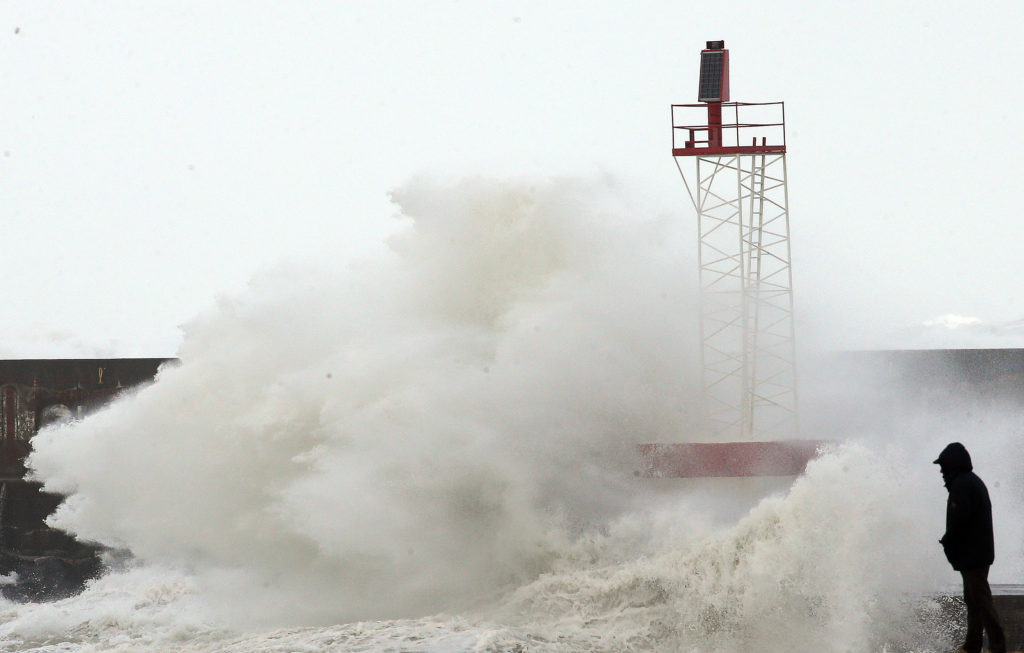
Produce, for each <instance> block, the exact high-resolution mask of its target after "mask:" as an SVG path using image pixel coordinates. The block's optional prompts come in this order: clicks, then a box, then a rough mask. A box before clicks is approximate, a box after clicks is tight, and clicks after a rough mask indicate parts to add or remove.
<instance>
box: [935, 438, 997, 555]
mask: <svg viewBox="0 0 1024 653" xmlns="http://www.w3.org/2000/svg"><path fill="white" fill-rule="evenodd" d="M935 462H936V463H937V464H938V465H939V467H940V469H941V470H942V478H943V480H944V481H945V483H946V489H948V490H949V500H948V501H947V502H946V534H945V535H943V536H942V539H941V540H940V541H941V542H942V548H943V550H945V552H946V559H947V560H949V564H951V565H953V569H955V570H957V571H966V570H970V569H979V568H981V567H988V566H990V565H991V564H992V562H993V561H994V560H995V544H994V539H993V537H992V502H991V501H989V498H988V489H987V488H986V487H985V484H984V483H983V482H982V480H981V479H980V478H978V476H977V475H976V474H975V473H974V472H973V471H972V470H973V469H974V467H973V466H972V465H971V455H970V454H969V453H967V449H965V448H964V446H963V445H962V444H960V443H959V442H954V443H953V444H950V445H949V446H947V447H946V448H945V449H943V450H942V453H941V454H939V457H938V459H937V460H936V461H935Z"/></svg>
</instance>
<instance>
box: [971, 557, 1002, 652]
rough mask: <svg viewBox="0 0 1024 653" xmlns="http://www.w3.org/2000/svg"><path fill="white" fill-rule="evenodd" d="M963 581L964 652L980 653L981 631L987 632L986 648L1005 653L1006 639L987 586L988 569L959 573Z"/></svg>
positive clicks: (990, 591) (990, 590)
mask: <svg viewBox="0 0 1024 653" xmlns="http://www.w3.org/2000/svg"><path fill="white" fill-rule="evenodd" d="M960 575H961V576H962V577H963V579H964V604H965V605H966V606H967V638H966V639H965V640H964V650H965V651H967V653H980V651H981V631H982V629H984V630H985V631H986V632H988V646H989V650H991V651H992V653H1006V637H1005V636H1004V635H1003V629H1002V627H1001V626H1000V625H999V615H998V614H996V607H995V605H993V603H992V589H991V588H990V587H989V586H988V567H982V568H980V569H971V570H968V571H961V572H960Z"/></svg>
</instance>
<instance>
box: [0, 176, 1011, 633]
mask: <svg viewBox="0 0 1024 653" xmlns="http://www.w3.org/2000/svg"><path fill="white" fill-rule="evenodd" d="M394 200H395V203H396V208H397V212H398V214H399V215H398V219H399V220H400V221H401V223H400V227H399V229H398V231H397V232H396V235H395V236H394V237H393V238H392V239H391V241H389V252H388V254H387V255H386V256H384V257H382V258H380V259H378V260H372V261H364V262H360V263H358V264H349V263H346V264H339V265H337V266H331V265H327V266H321V267H311V266H307V267H303V266H292V267H287V268H278V269H275V270H273V271H268V272H266V273H263V274H261V275H260V276H258V277H257V278H255V279H253V281H252V283H251V285H250V288H249V289H248V291H247V292H246V293H243V294H241V295H239V296H235V297H226V298H224V299H223V300H222V301H220V302H219V303H218V305H217V306H216V307H213V308H211V310H210V311H208V312H207V313H206V314H204V315H201V316H198V317H197V318H196V319H195V320H194V321H193V322H192V323H190V324H189V325H187V327H186V330H185V331H186V333H185V339H184V343H183V345H182V348H181V352H180V363H179V364H176V365H172V366H167V367H165V368H164V369H162V370H161V372H160V374H159V375H158V378H157V380H156V381H155V383H153V384H152V385H150V386H147V387H145V388H142V389H140V390H138V391H136V392H134V393H132V394H130V395H127V396H125V397H123V398H122V399H121V400H119V401H117V402H115V403H114V404H112V405H111V406H109V407H108V408H106V409H104V410H102V411H100V412H98V413H96V414H94V415H91V416H89V417H87V418H86V419H84V420H82V421H80V422H75V423H70V424H65V425H61V426H56V427H53V428H51V429H50V430H47V431H44V432H43V433H41V434H40V435H39V436H38V437H37V439H36V443H35V452H34V453H33V455H32V457H31V459H30V465H31V467H32V469H33V470H34V474H35V475H36V476H37V477H38V478H40V479H42V480H43V481H44V482H45V483H46V487H47V489H49V490H51V491H56V492H61V493H64V494H66V495H67V496H68V499H67V500H66V501H65V502H64V504H62V506H61V507H60V508H59V509H58V511H57V512H56V513H55V514H54V515H53V516H52V517H51V522H52V524H53V525H55V526H57V527H59V528H63V529H66V530H68V531H70V532H72V533H75V534H76V535H77V536H79V537H81V538H83V539H87V540H90V541H95V542H99V543H102V544H104V545H106V546H108V547H111V548H112V549H116V550H118V551H121V552H125V551H127V552H130V555H128V556H127V557H126V558H125V557H123V556H119V557H117V559H116V561H113V562H112V567H111V571H110V572H109V573H107V574H106V575H104V576H102V577H100V578H98V579H96V580H95V581H93V582H91V583H90V584H89V586H88V587H87V588H86V589H85V591H84V592H83V593H82V594H80V595H78V596H75V597H72V598H69V599H66V600H62V601H57V602H53V603H45V604H14V603H7V602H2V603H0V611H2V615H0V651H47V652H51V651H52V652H56V651H62V652H63V651H67V652H71V651H75V652H85V651H125V652H128V651H266V652H270V651H274V652H285V651H289V652H291V651H396V652H397V651H409V652H412V651H417V652H420V651H422V652H427V651H430V652H435V651H436V652H446V653H447V652H455V651H495V652H497V651H508V652H513V651H519V652H523V651H551V652H556V651H557V652H561V651H567V652H568V651H573V652H584V651H593V652H613V651H631V652H632V651H635V652H640V651H699V652H708V653H710V652H723V653H724V652H738V651H747V650H758V651H764V652H769V653H770V652H776V651H778V652H782V651H789V650H793V649H799V650H817V651H830V652H836V653H840V652H847V651H849V652H854V651H856V652H864V651H935V650H942V648H943V647H946V648H948V647H949V645H950V644H951V643H952V640H951V637H952V635H951V634H950V632H949V631H948V629H947V628H944V627H943V626H942V625H941V624H938V625H937V624H936V623H935V622H934V619H931V620H930V619H929V618H928V616H929V615H932V616H934V613H935V610H936V607H935V605H934V603H933V602H932V601H931V600H930V599H929V598H928V597H929V596H931V595H933V594H934V593H935V592H938V591H942V590H943V589H944V588H947V587H948V586H950V585H951V584H952V583H954V582H955V577H954V576H953V575H952V572H950V571H949V570H948V568H946V566H945V561H944V560H943V559H942V556H941V551H940V550H939V548H938V546H937V544H936V543H935V541H936V539H937V537H938V536H939V535H940V534H941V530H942V525H943V522H942V520H943V506H944V501H945V496H944V490H943V489H942V487H941V482H940V481H939V479H938V475H937V474H936V473H935V471H934V469H930V468H929V465H928V461H930V460H931V459H932V458H933V457H934V452H935V451H937V450H938V449H939V448H941V445H942V444H943V443H944V439H945V438H946V437H948V435H949V430H948V425H947V428H946V430H943V429H942V428H937V427H936V424H937V423H941V415H937V416H933V417H932V418H931V419H930V420H925V421H920V420H917V421H914V420H908V422H907V424H908V427H907V431H906V432H905V433H898V434H895V433H851V434H850V437H849V438H848V439H847V441H844V442H837V443H836V444H835V445H834V446H833V447H831V448H830V449H829V450H828V451H826V452H824V453H823V455H822V456H821V457H820V458H819V459H817V460H816V461H814V462H813V463H812V464H811V465H810V466H809V468H808V470H807V472H806V474H805V475H804V476H802V477H800V478H799V479H775V480H773V481H771V483H769V484H767V485H766V484H764V483H761V484H758V483H755V482H751V481H737V480H727V479H726V480H723V479H718V480H709V479H708V480H695V481H654V480H650V479H642V478H638V477H637V476H636V475H635V474H634V472H635V471H636V469H637V467H638V461H637V460H636V458H635V452H634V446H635V445H636V444H638V443H641V442H656V441H685V440H686V439H688V438H690V437H694V434H695V433H697V426H696V425H697V424H698V423H699V420H700V413H701V406H700V402H699V400H698V399H697V397H698V395H699V393H698V391H697V383H696V372H697V369H696V365H695V360H696V358H695V356H696V352H695V350H694V345H695V342H696V336H695V333H694V329H695V319H694V310H695V309H694V307H695V305H696V303H695V301H694V298H693V291H692V289H693V287H694V286H695V280H694V276H693V272H692V269H693V266H692V262H691V261H688V260H687V259H686V257H685V256H680V252H681V251H688V248H687V246H686V243H688V242H689V239H690V238H689V237H690V236H691V235H692V234H690V230H689V229H688V228H687V226H686V223H685V221H683V220H681V219H679V217H678V216H659V215H646V214H644V212H643V211H642V210H640V209H637V206H641V207H642V204H643V203H642V202H638V201H637V199H636V198H635V197H630V196H629V193H628V192H626V191H624V190H623V189H621V188H617V187H615V186H614V185H609V184H607V183H605V182H597V181H594V182H591V181H579V180H547V181H543V182H498V181H493V180H482V179H477V180H469V181H464V182H461V183H457V184H454V185H438V184H434V183H431V182H428V181H423V180H420V181H415V182H411V183H410V184H408V185H407V186H406V187H404V188H402V189H401V190H399V191H396V192H395V194H394ZM866 409H868V407H866ZM981 431H984V435H985V448H984V449H983V450H975V451H979V453H977V454H976V461H978V460H979V459H980V460H983V461H989V462H991V467H990V469H991V470H992V474H993V476H991V477H986V478H990V479H994V480H995V481H996V482H995V483H994V484H992V488H993V494H994V497H995V498H996V499H997V504H998V505H1000V506H1002V507H1003V510H1004V511H1005V512H1004V513H1003V514H1004V515H1006V516H1010V515H1016V514H1019V512H1018V507H1019V505H1020V496H1021V494H1022V492H1021V486H1020V482H1019V481H1017V480H1015V479H1016V476H1017V474H1016V473H1015V470H1016V469H1019V463H1020V461H1021V458H1022V457H1021V451H1020V445H1019V444H1016V443H1015V442H1016V441H1015V439H1014V437H1013V433H1012V432H1011V431H1010V430H1008V429H1004V428H1002V427H1001V426H1000V425H998V424H988V425H985V426H984V428H983V429H981V430H980V431H979V432H981ZM804 435H805V436H806V435H808V434H804ZM969 446H973V442H972V443H971V444H970V445H969ZM986 456H987V457H986ZM997 521H998V518H997ZM1004 521H1011V520H1004ZM1012 521H1015V523H1020V522H1022V521H1024V520H1012ZM1019 528H1020V527H1015V528H1006V529H1003V530H1002V531H1001V532H1000V533H999V537H1000V542H1001V544H1000V546H1001V547H1003V550H1009V551H1012V552H1013V553H1014V554H1019V542H1020V541H1021V540H1022V539H1024V538H1020V537H1019V536H1020V535H1021V533H1020V532H1019ZM1015 538H1016V539H1015ZM1004 543H1005V546H1004ZM1018 573H1019V565H1018V566H1014V565H1007V566H1004V567H1001V568H1000V569H999V570H998V571H994V574H996V577H995V578H994V580H997V581H998V580H999V576H998V574H1004V575H1007V576H1014V575H1016V574H1018Z"/></svg>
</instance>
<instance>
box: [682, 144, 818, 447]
mask: <svg viewBox="0 0 1024 653" xmlns="http://www.w3.org/2000/svg"><path fill="white" fill-rule="evenodd" d="M695 158H696V172H697V177H696V180H695V182H696V183H695V184H694V187H695V190H696V196H691V199H692V200H693V202H694V206H695V208H696V209H697V214H698V232H699V249H698V257H699V267H700V284H701V341H702V348H701V350H702V371H703V381H704V392H705V398H706V400H707V401H706V405H707V413H708V414H707V418H708V422H709V426H710V428H711V430H712V431H713V432H714V433H715V434H716V436H717V437H719V438H720V439H740V440H751V439H778V438H786V437H793V436H795V435H797V426H798V425H797V409H796V404H797V396H796V373H795V342H794V337H793V296H792V273H791V267H790V246H789V212H788V196H787V189H786V160H785V155H784V154H756V155H732V156H699V157H695ZM677 163H678V161H677ZM680 172H682V167H680ZM683 177H684V180H685V178H686V175H685V174H684V175H683ZM687 188H690V185H689V183H688V184H687Z"/></svg>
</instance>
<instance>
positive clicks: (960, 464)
mask: <svg viewBox="0 0 1024 653" xmlns="http://www.w3.org/2000/svg"><path fill="white" fill-rule="evenodd" d="M933 462H934V463H935V464H936V465H938V466H939V468H940V469H941V470H942V472H943V473H944V474H958V473H960V472H969V471H971V470H973V469H974V466H973V465H972V464H971V454H969V453H967V449H966V448H965V447H964V445H962V444H960V443H959V442H953V443H951V444H948V445H946V448H945V449H943V450H942V453H940V454H939V457H938V458H936V459H935V460H934V461H933Z"/></svg>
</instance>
